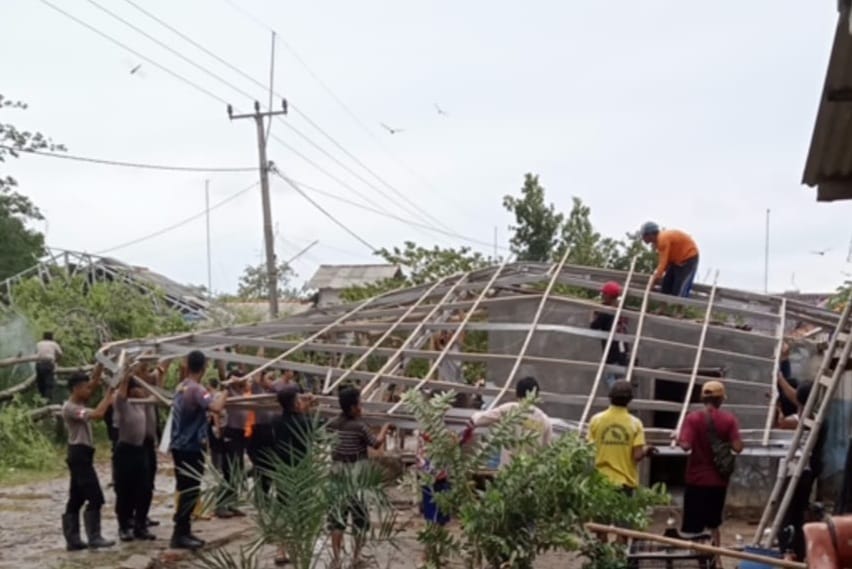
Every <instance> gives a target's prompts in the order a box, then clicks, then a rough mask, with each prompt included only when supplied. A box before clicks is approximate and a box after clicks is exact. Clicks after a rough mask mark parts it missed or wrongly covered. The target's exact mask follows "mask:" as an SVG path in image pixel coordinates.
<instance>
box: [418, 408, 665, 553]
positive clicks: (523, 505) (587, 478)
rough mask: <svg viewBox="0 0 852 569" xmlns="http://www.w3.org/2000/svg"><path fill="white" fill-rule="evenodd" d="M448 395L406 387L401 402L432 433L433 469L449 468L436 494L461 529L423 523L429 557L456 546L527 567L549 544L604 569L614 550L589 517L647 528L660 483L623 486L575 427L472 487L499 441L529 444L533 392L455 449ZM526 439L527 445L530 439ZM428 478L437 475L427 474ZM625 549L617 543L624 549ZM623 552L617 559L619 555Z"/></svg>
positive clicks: (662, 494)
mask: <svg viewBox="0 0 852 569" xmlns="http://www.w3.org/2000/svg"><path fill="white" fill-rule="evenodd" d="M453 397H454V395H453V394H447V395H444V396H440V397H435V398H432V399H431V400H426V399H425V398H424V397H423V396H422V395H421V394H419V393H411V394H409V395H408V396H407V397H406V403H407V404H408V406H409V408H410V409H411V410H412V412H413V414H414V415H415V417H416V418H417V420H418V422H419V423H420V425H421V427H422V428H423V429H424V430H425V431H426V432H427V433H428V434H429V438H430V441H431V442H429V443H428V444H427V448H426V451H427V454H428V456H429V459H430V460H431V461H432V464H433V466H434V468H435V469H436V470H440V469H445V470H447V472H448V474H449V482H450V486H451V489H450V490H448V491H446V492H442V493H439V494H438V495H437V497H436V501H437V503H438V507H439V508H440V509H441V510H442V511H443V512H446V513H449V514H450V515H451V516H453V517H454V518H456V519H458V521H459V523H460V526H461V528H462V531H461V534H453V533H451V532H450V531H449V530H447V528H443V527H438V526H431V525H429V526H427V527H426V528H425V529H424V530H423V531H421V532H420V534H419V535H418V539H419V540H420V541H421V543H423V545H424V546H425V548H426V551H427V554H428V556H429V558H430V561H429V565H430V566H433V567H434V566H441V565H444V564H446V563H447V562H448V561H449V559H450V558H451V557H452V556H457V555H461V556H463V557H465V558H466V560H467V562H468V564H469V565H473V566H480V565H481V564H482V562H483V561H484V562H485V564H487V566H489V567H493V568H498V567H500V568H502V567H517V568H528V567H532V564H533V562H534V560H535V558H536V557H537V556H538V555H539V554H540V553H542V552H544V551H547V550H551V549H561V550H568V551H578V552H581V553H583V554H584V555H585V556H586V557H587V558H589V563H590V564H589V567H595V568H600V569H604V568H605V567H607V566H608V565H607V563H608V562H609V561H611V560H615V559H617V558H618V556H619V553H618V551H617V550H616V549H615V548H613V547H612V546H606V545H603V544H599V543H598V542H597V541H596V539H595V537H594V536H592V535H590V534H589V533H588V532H587V531H586V530H585V527H584V524H585V523H587V522H589V521H597V522H600V523H614V522H619V523H622V524H625V525H631V526H632V527H637V528H641V527H645V525H647V523H648V513H649V510H648V508H649V507H650V506H652V505H655V504H660V503H665V502H667V499H668V498H667V496H666V495H665V492H664V491H663V489H662V488H655V489H651V490H648V489H643V490H641V491H640V492H638V493H637V495H636V496H635V497H633V498H629V497H627V496H626V495H624V494H623V493H622V492H621V491H620V489H618V488H616V487H615V486H613V485H612V484H610V483H609V481H607V480H606V478H604V477H603V476H602V475H601V474H600V473H598V472H597V470H596V469H595V467H594V450H593V448H592V447H591V446H590V445H589V444H588V443H586V442H585V441H584V440H582V439H581V438H580V437H579V436H577V435H576V434H573V433H568V434H565V435H562V436H560V437H558V438H557V439H556V440H555V441H554V442H553V443H552V444H551V445H550V446H549V447H546V448H539V449H537V450H536V452H534V453H529V452H515V453H514V459H513V460H512V462H511V463H510V464H508V465H506V466H505V467H503V468H502V469H501V470H500V471H499V472H497V474H496V475H495V476H494V477H493V479H492V480H491V481H490V482H487V483H486V484H485V487H484V489H477V487H476V486H475V484H474V476H475V474H476V473H477V472H479V471H481V470H482V469H483V467H484V466H485V464H486V463H487V461H488V459H490V458H491V457H492V456H493V455H494V453H495V452H497V451H498V450H499V448H500V447H507V448H509V449H510V450H514V449H519V448H525V447H527V445H529V444H530V442H531V437H534V435H533V433H524V432H522V431H521V430H520V426H521V423H522V421H523V418H524V415H525V414H526V413H527V412H528V410H529V407H530V406H531V405H532V400H528V401H524V402H522V403H521V404H520V405H519V406H518V407H517V408H516V409H515V410H514V411H513V412H511V413H509V414H507V416H506V417H505V419H504V420H503V421H502V422H501V423H499V424H498V425H496V426H494V427H492V428H491V429H490V431H489V433H488V434H487V435H486V436H484V437H480V438H479V440H478V441H477V442H476V443H474V444H473V445H471V446H470V447H469V448H464V449H463V448H461V447H460V446H459V444H458V442H457V440H456V437H455V436H454V434H453V433H452V432H451V431H450V430H449V429H448V428H447V427H446V425H445V422H444V415H445V414H446V412H447V410H448V409H449V406H450V401H451V400H452V398H453ZM527 448H528V447H527ZM422 482H423V483H424V484H426V485H429V484H432V483H433V482H434V481H433V480H430V477H428V476H426V477H425V479H424V480H422ZM621 556H622V557H623V552H622V553H621ZM622 561H623V559H622Z"/></svg>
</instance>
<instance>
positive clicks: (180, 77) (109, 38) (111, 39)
mask: <svg viewBox="0 0 852 569" xmlns="http://www.w3.org/2000/svg"><path fill="white" fill-rule="evenodd" d="M40 2H41V3H42V4H44V5H45V6H48V7H49V8H51V9H53V10H54V11H56V12H59V13H60V14H62V15H63V16H65V17H66V18H68V19H70V20H73V21H74V22H77V23H78V24H80V25H81V26H83V27H84V28H86V29H88V30H90V31H92V32H94V33H96V34H98V35H99V36H101V37H102V38H104V39H105V40H107V41H109V42H111V43H114V44H115V45H117V46H119V47H120V48H122V49H124V50H127V51H129V52H130V53H132V54H133V55H135V56H136V57H138V58H139V59H141V60H143V61H145V62H147V63H149V64H151V65H153V66H154V67H156V68H157V69H160V70H161V71H164V72H165V73H167V74H169V75H171V76H172V77H174V78H175V79H177V80H178V81H182V82H184V83H186V84H187V85H190V86H191V87H194V88H195V89H197V90H198V91H200V92H202V93H204V94H205V95H207V96H208V97H212V98H213V99H215V100H217V101H219V102H220V103H222V104H223V105H227V104H228V101H226V100H225V99H223V98H222V97H219V96H218V95H216V94H215V93H213V92H212V91H210V90H208V89H205V88H204V87H202V86H201V85H199V84H198V83H195V82H194V81H192V80H191V79H187V78H186V77H184V76H183V75H181V74H180V73H176V72H174V71H172V70H171V69H169V68H168V67H165V66H164V65H161V64H159V63H157V62H156V61H154V60H153V59H151V58H150V57H147V56H145V55H142V54H141V53H139V52H138V51H136V50H135V49H133V48H132V47H130V46H128V45H127V44H125V43H122V42H120V41H119V40H117V39H115V38H114V37H112V36H110V35H109V34H106V33H104V32H102V31H100V30H99V29H97V28H96V27H94V26H92V25H91V24H89V23H87V22H84V21H83V20H81V19H80V18H78V17H76V16H74V15H72V14H70V13H68V12H66V11H65V10H63V9H62V8H60V7H58V6H56V5H54V4H52V3H51V2H49V1H48V0H40Z"/></svg>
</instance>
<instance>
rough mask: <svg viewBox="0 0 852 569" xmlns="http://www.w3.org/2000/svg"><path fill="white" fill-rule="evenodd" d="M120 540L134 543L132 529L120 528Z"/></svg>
mask: <svg viewBox="0 0 852 569" xmlns="http://www.w3.org/2000/svg"><path fill="white" fill-rule="evenodd" d="M118 539H120V540H121V541H133V531H132V530H131V529H130V528H118Z"/></svg>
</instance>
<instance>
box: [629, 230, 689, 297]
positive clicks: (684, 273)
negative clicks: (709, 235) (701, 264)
mask: <svg viewBox="0 0 852 569" xmlns="http://www.w3.org/2000/svg"><path fill="white" fill-rule="evenodd" d="M640 233H641V234H642V241H644V242H645V243H650V244H651V245H653V246H654V248H655V249H656V250H657V254H658V256H659V261H658V263H657V270H656V272H654V280H655V281H659V280H660V279H662V283H661V285H660V292H662V293H663V294H669V295H672V296H683V297H688V296H689V294H690V293H691V292H692V281H693V280H694V279H695V273H696V271H697V270H698V246H697V245H696V244H695V241H693V240H692V237H690V236H689V235H687V234H686V233H684V232H683V231H679V230H677V229H666V230H664V231H660V226H659V225H657V224H656V223H654V222H653V221H649V222H647V223H645V224H644V225H642V229H641V231H640Z"/></svg>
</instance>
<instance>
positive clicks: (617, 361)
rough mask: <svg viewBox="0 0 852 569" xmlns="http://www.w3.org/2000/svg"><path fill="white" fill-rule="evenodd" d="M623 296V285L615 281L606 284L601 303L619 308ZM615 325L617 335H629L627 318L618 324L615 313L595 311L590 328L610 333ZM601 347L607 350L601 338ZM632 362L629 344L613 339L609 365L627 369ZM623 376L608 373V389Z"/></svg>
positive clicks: (619, 319) (620, 319) (604, 340)
mask: <svg viewBox="0 0 852 569" xmlns="http://www.w3.org/2000/svg"><path fill="white" fill-rule="evenodd" d="M620 296H621V285H620V284H618V283H617V282H615V281H609V282H607V283H604V285H603V287H601V303H602V304H603V305H604V306H609V307H616V306H618V299H619V297H620ZM613 324H615V332H616V334H627V331H628V330H627V318H625V317H624V316H620V317H619V318H618V322H617V323H616V322H615V312H602V311H601V312H599V311H595V313H594V314H593V315H592V322H591V324H589V327H590V328H591V329H592V330H600V331H602V332H609V331H611V330H612V325H613ZM601 346H602V347H603V349H606V338H601ZM629 360H630V346H628V345H627V342H624V341H621V340H616V339H615V338H613V341H612V345H611V346H610V347H609V353H607V354H606V363H607V365H617V366H622V367H627V364H628V362H629ZM619 379H623V376H622V375H621V374H619V373H616V372H614V371H607V372H606V373H605V374H604V382H606V386H607V388H611V387H612V386H613V384H615V382H616V381H618V380H619Z"/></svg>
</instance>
